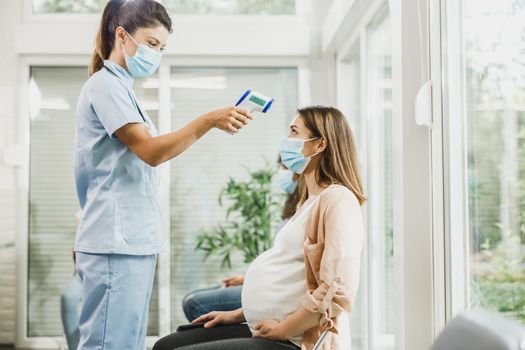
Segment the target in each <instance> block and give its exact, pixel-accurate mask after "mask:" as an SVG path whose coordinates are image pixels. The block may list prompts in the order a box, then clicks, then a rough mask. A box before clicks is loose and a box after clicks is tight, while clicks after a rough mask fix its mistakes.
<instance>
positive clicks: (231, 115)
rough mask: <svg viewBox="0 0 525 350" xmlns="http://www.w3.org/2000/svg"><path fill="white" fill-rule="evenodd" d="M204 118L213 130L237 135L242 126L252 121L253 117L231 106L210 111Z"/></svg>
mask: <svg viewBox="0 0 525 350" xmlns="http://www.w3.org/2000/svg"><path fill="white" fill-rule="evenodd" d="M206 118H207V119H208V120H209V121H210V123H211V124H212V125H213V127H214V128H217V129H220V130H224V131H227V132H229V133H238V132H239V130H241V129H242V127H243V126H245V125H246V124H248V122H249V121H250V120H252V119H253V116H252V114H251V113H250V112H248V111H246V110H244V109H242V108H237V107H233V106H231V107H225V108H220V109H215V110H213V111H210V112H208V113H206Z"/></svg>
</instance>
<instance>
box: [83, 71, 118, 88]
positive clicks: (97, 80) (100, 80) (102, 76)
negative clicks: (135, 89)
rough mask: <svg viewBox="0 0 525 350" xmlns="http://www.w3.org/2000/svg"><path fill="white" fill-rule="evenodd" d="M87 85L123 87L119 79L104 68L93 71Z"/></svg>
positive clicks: (94, 86)
mask: <svg viewBox="0 0 525 350" xmlns="http://www.w3.org/2000/svg"><path fill="white" fill-rule="evenodd" d="M86 86H91V87H93V88H96V89H115V88H123V86H122V84H120V82H119V81H118V79H117V78H116V77H114V76H112V75H110V73H108V72H107V71H106V70H105V69H104V68H102V69H100V70H98V71H96V72H95V73H93V74H92V75H91V76H90V77H89V79H88V80H87V81H86Z"/></svg>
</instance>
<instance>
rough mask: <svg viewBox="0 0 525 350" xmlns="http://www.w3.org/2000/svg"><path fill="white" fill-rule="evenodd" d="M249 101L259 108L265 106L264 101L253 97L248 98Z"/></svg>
mask: <svg viewBox="0 0 525 350" xmlns="http://www.w3.org/2000/svg"><path fill="white" fill-rule="evenodd" d="M249 100H250V101H252V102H253V103H255V104H258V105H259V106H261V107H264V105H265V104H266V101H265V100H263V99H262V98H259V97H257V96H253V95H252V96H250V98H249Z"/></svg>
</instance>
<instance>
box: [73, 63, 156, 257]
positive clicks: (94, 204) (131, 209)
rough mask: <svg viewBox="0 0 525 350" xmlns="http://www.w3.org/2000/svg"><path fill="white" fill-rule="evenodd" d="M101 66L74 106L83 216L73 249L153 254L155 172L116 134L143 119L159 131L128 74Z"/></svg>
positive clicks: (116, 67) (114, 65) (115, 67)
mask: <svg viewBox="0 0 525 350" xmlns="http://www.w3.org/2000/svg"><path fill="white" fill-rule="evenodd" d="M104 65H105V68H104V67H103V68H102V69H101V70H99V71H98V72H96V73H95V74H93V75H92V76H91V77H90V78H89V79H88V81H87V82H86V83H85V84H84V87H83V88H82V91H81V93H80V96H79V99H78V104H77V113H76V122H77V124H76V140H75V177H76V186H77V195H78V200H79V202H80V207H81V208H82V217H81V220H80V225H79V227H78V230H77V234H76V239H75V251H78V252H84V253H97V254H111V253H113V254H130V255H149V254H157V253H159V252H160V242H161V231H162V230H161V218H160V202H159V174H158V170H157V169H156V168H153V167H151V166H149V165H148V164H147V163H145V162H144V161H142V160H141V159H140V158H139V157H137V156H136V155H135V154H134V153H133V152H132V151H131V150H130V149H129V148H128V147H127V146H126V145H125V144H124V143H122V142H121V141H120V140H119V139H118V138H116V136H115V135H114V133H115V131H116V130H118V129H119V128H121V127H122V126H124V125H126V124H128V123H144V122H146V123H147V124H148V125H149V127H150V133H151V134H152V135H153V136H156V135H157V134H158V133H157V129H156V128H155V126H154V125H153V122H152V121H151V119H150V118H149V116H148V115H147V113H146V111H145V110H144V109H143V108H142V107H141V106H140V104H139V103H138V101H137V99H136V96H135V93H134V91H133V87H132V86H133V78H132V77H131V75H130V74H129V72H128V71H127V70H126V69H125V68H123V67H121V66H120V65H119V64H117V63H114V62H112V61H109V60H106V61H104ZM139 110H140V111H139ZM141 114H142V115H141Z"/></svg>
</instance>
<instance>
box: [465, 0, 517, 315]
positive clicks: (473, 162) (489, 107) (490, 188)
mask: <svg viewBox="0 0 525 350" xmlns="http://www.w3.org/2000/svg"><path fill="white" fill-rule="evenodd" d="M462 4H463V13H462V25H463V31H464V33H463V38H464V52H462V53H461V55H462V62H463V64H464V74H465V75H464V77H463V79H464V86H465V87H464V88H465V110H466V129H467V130H466V131H467V132H466V134H467V135H466V136H467V142H466V144H467V150H468V154H467V159H466V162H467V169H468V214H469V215H468V224H469V237H470V242H469V250H470V262H469V265H470V271H469V274H470V288H469V295H470V304H471V306H472V307H475V306H482V307H485V308H489V309H492V310H497V311H500V312H502V313H504V314H506V315H507V316H510V317H512V318H515V319H518V320H521V321H522V322H525V292H524V291H525V215H524V214H523V213H525V61H524V60H523V57H524V56H523V53H524V52H525V36H524V33H525V22H524V21H523V18H525V2H523V1H518V0H502V1H486V0H485V1H478V0H463V2H462ZM494 28H497V30H494Z"/></svg>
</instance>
